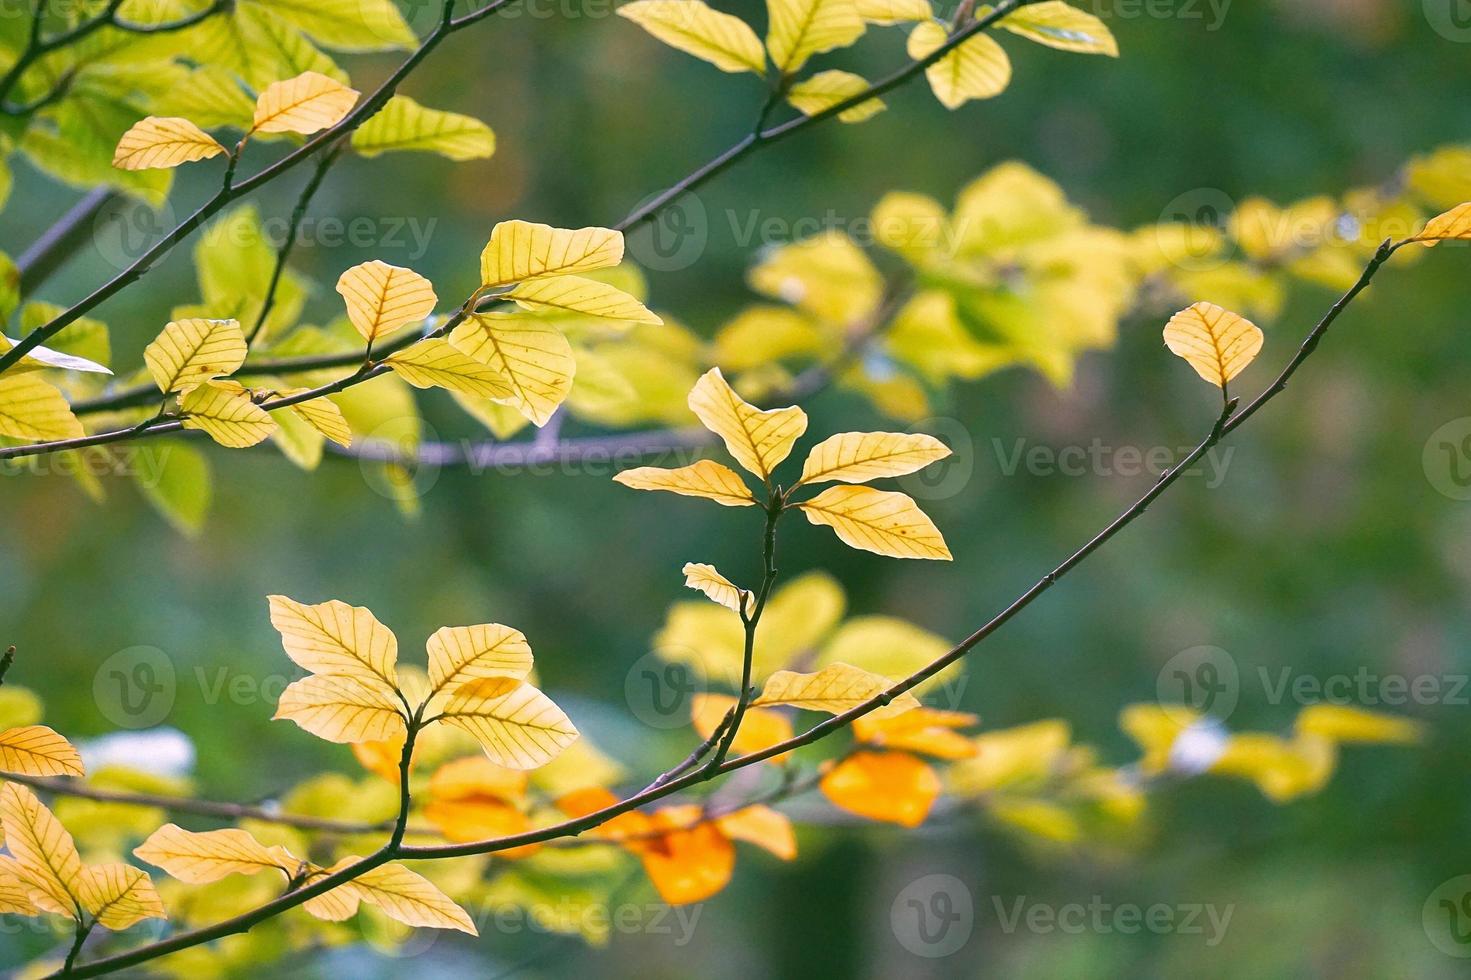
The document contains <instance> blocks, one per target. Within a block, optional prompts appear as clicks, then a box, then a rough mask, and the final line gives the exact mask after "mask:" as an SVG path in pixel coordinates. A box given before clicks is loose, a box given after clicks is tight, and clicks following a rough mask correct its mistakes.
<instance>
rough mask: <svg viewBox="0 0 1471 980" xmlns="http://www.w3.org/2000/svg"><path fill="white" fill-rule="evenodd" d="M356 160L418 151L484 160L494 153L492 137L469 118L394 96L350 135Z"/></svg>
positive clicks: (480, 123) (477, 120)
mask: <svg viewBox="0 0 1471 980" xmlns="http://www.w3.org/2000/svg"><path fill="white" fill-rule="evenodd" d="M352 148H353V149H354V150H355V151H357V153H358V155H359V156H364V157H376V156H378V155H379V154H380V153H391V152H395V151H401V150H418V151H421V152H425V153H438V154H439V155H440V156H442V157H447V158H448V159H450V160H455V161H464V160H483V159H485V158H486V157H489V156H491V155H493V154H494V153H495V133H493V132H491V130H490V127H489V126H487V125H485V123H483V122H481V121H480V120H479V119H476V118H474V117H472V116H462V115H460V114H459V113H457V112H441V111H440V110H438V109H428V108H425V107H424V106H421V105H420V104H419V103H417V102H415V101H414V100H413V99H411V98H409V97H408V96H406V95H395V96H394V97H393V98H391V99H389V100H388V104H387V105H385V106H384V107H383V108H382V109H380V110H379V111H378V112H377V114H376V115H374V116H373V117H372V118H371V119H369V120H368V121H367V122H365V123H363V124H362V125H361V126H359V127H358V128H357V129H356V130H354V131H353V134H352Z"/></svg>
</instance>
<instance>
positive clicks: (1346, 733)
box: [1294, 704, 1425, 745]
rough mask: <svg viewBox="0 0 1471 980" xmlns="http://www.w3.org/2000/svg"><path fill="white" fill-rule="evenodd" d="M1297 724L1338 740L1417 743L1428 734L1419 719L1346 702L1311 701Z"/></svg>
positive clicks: (1304, 731)
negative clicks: (1319, 702)
mask: <svg viewBox="0 0 1471 980" xmlns="http://www.w3.org/2000/svg"><path fill="white" fill-rule="evenodd" d="M1294 727H1295V729H1296V730H1297V731H1298V732H1300V733H1302V734H1304V735H1319V736H1322V737H1323V738H1326V739H1330V740H1332V741H1334V742H1364V743H1371V744H1381V745H1414V744H1416V743H1418V742H1419V741H1420V740H1421V739H1423V738H1424V737H1425V726H1424V725H1422V724H1420V723H1419V722H1417V721H1413V720H1411V719H1409V718H1396V717H1395V716H1394V715H1386V714H1382V713H1380V712H1377V711H1366V710H1364V709H1363V708H1355V707H1351V706H1349V705H1344V704H1311V705H1308V706H1307V707H1306V708H1303V709H1302V711H1300V712H1298V715H1297V723H1296V725H1295V726H1294Z"/></svg>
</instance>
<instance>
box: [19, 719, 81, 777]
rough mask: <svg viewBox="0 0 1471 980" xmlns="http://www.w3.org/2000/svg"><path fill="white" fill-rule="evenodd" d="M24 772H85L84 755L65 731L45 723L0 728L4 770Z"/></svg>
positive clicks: (42, 774)
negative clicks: (67, 737) (59, 732)
mask: <svg viewBox="0 0 1471 980" xmlns="http://www.w3.org/2000/svg"><path fill="white" fill-rule="evenodd" d="M4 772H13V773H18V774H20V775H23V776H81V775H83V771H82V757H81V756H80V755H78V754H77V750H76V749H75V748H73V747H72V744H71V743H70V742H68V741H67V740H66V739H65V738H62V737H61V735H59V734H57V733H56V732H54V731H52V730H51V729H49V728H47V727H46V726H45V725H26V726H24V727H21V728H10V729H6V730H5V731H3V732H0V773H4Z"/></svg>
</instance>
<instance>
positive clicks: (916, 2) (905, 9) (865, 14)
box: [856, 0, 934, 27]
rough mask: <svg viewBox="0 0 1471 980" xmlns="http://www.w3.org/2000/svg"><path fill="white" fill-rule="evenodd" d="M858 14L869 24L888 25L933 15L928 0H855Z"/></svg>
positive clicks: (923, 18)
mask: <svg viewBox="0 0 1471 980" xmlns="http://www.w3.org/2000/svg"><path fill="white" fill-rule="evenodd" d="M856 2H857V4H858V16H860V17H862V18H863V19H864V20H866V21H868V22H869V23H870V24H877V25H879V26H881V27H888V26H892V25H894V24H904V23H907V22H909V21H914V20H928V19H929V18H930V17H932V16H934V10H933V9H932V8H931V7H930V4H929V0H856Z"/></svg>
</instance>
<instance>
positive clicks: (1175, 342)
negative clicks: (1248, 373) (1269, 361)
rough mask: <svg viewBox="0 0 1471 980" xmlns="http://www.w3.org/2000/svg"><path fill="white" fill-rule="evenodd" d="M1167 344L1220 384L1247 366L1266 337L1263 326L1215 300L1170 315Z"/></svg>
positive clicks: (1201, 373) (1166, 325) (1221, 386)
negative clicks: (1262, 329)
mask: <svg viewBox="0 0 1471 980" xmlns="http://www.w3.org/2000/svg"><path fill="white" fill-rule="evenodd" d="M1164 337H1165V346H1166V347H1168V348H1169V349H1170V352H1171V353H1173V354H1176V355H1178V356H1180V357H1183V358H1184V359H1185V360H1186V361H1188V362H1189V364H1190V366H1191V367H1193V368H1195V373H1196V374H1198V375H1200V376H1201V377H1202V378H1204V379H1205V380H1207V381H1209V382H1210V383H1211V384H1213V385H1215V386H1216V387H1218V388H1224V387H1225V386H1226V383H1227V382H1229V381H1230V380H1231V379H1232V378H1234V377H1236V376H1237V375H1238V374H1240V373H1241V372H1242V371H1244V370H1245V369H1246V366H1247V365H1249V364H1250V363H1251V362H1252V361H1253V360H1255V359H1256V356H1257V354H1258V352H1260V351H1261V349H1262V343H1263V341H1264V340H1265V337H1264V335H1263V334H1262V331H1261V328H1260V327H1258V326H1257V325H1256V324H1254V323H1252V322H1251V321H1250V320H1248V319H1246V318H1245V317H1242V316H1238V315H1237V314H1235V313H1232V312H1231V311H1230V310H1226V309H1222V308H1221V307H1219V306H1217V305H1215V304H1214V303H1196V304H1195V305H1194V306H1192V307H1189V308H1188V309H1184V310H1181V311H1180V312H1179V313H1176V314H1175V315H1174V316H1172V317H1170V322H1169V323H1167V324H1165V332H1164Z"/></svg>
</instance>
